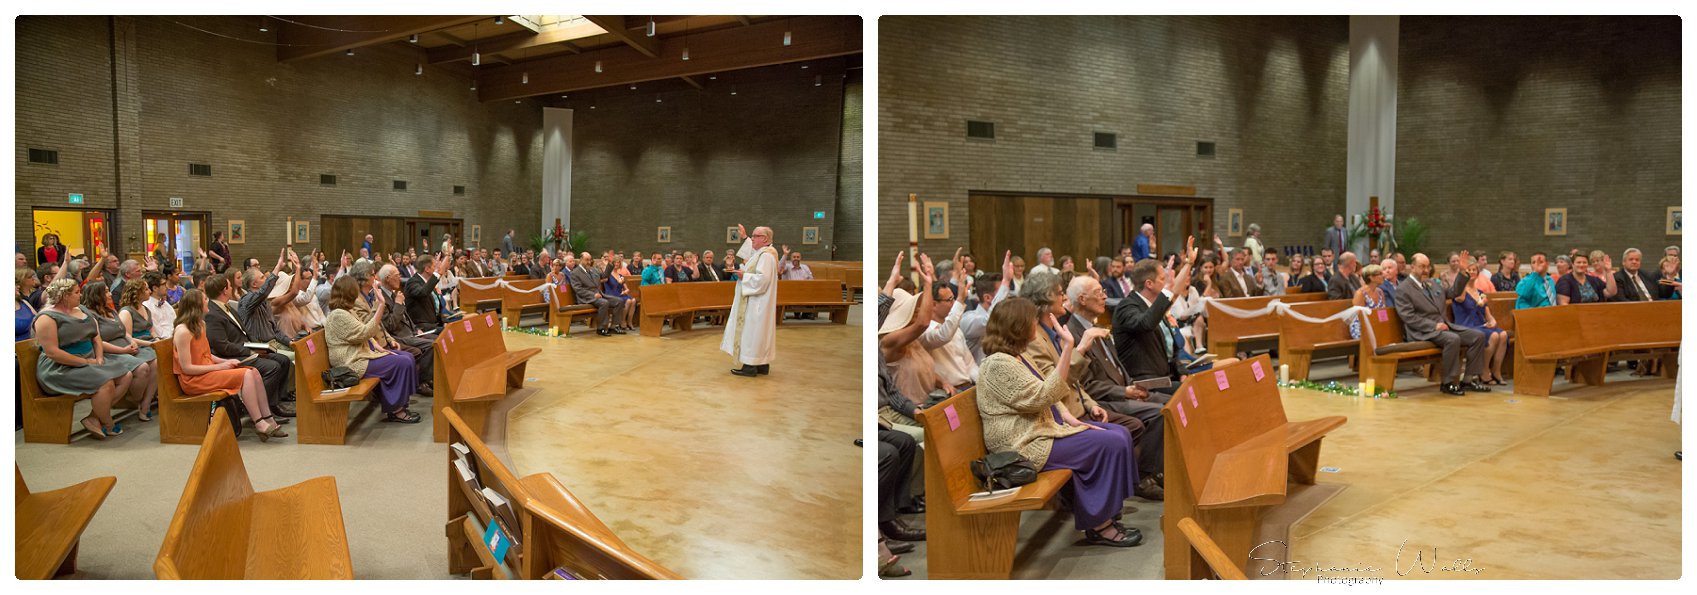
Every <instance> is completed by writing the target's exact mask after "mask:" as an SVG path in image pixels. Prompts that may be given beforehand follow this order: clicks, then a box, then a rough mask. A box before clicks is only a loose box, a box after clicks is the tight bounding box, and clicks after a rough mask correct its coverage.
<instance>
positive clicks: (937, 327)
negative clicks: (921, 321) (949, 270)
mask: <svg viewBox="0 0 1697 595" xmlns="http://www.w3.org/2000/svg"><path fill="white" fill-rule="evenodd" d="M955 282H956V283H966V275H965V274H963V273H961V272H960V271H959V270H958V269H957V270H956V272H955ZM929 314H930V315H931V324H930V326H929V327H927V328H926V329H925V333H924V334H921V335H920V336H919V346H920V347H923V348H925V349H926V350H927V351H930V352H931V359H933V360H936V366H935V370H936V371H937V375H938V376H940V377H942V379H943V382H947V383H949V384H950V385H952V386H954V387H955V389H956V390H965V389H967V388H969V387H971V386H972V385H973V384H976V383H977V382H978V361H977V360H975V359H973V358H972V350H971V349H970V348H968V347H967V346H966V337H965V335H963V334H961V333H960V332H959V330H960V321H961V317H962V316H964V315H965V314H966V303H965V300H958V299H955V292H954V288H952V287H950V286H949V285H948V284H945V283H938V284H935V285H933V286H932V287H931V312H930V313H929Z"/></svg>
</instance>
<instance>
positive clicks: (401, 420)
mask: <svg viewBox="0 0 1697 595" xmlns="http://www.w3.org/2000/svg"><path fill="white" fill-rule="evenodd" d="M421 419H423V417H421V416H419V414H417V413H413V412H411V411H407V410H405V409H402V410H400V411H396V412H394V413H390V414H389V415H388V416H386V417H384V418H383V421H385V422H389V423H397V424H416V423H418V422H419V420H421Z"/></svg>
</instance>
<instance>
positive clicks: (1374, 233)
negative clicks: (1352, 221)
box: [1362, 207, 1391, 238]
mask: <svg viewBox="0 0 1697 595" xmlns="http://www.w3.org/2000/svg"><path fill="white" fill-rule="evenodd" d="M1364 219H1365V221H1363V222H1362V226H1363V227H1365V228H1366V229H1367V236H1368V237H1372V238H1377V237H1379V234H1382V233H1384V232H1385V230H1387V229H1390V227H1391V225H1390V221H1389V219H1387V218H1386V217H1385V214H1384V213H1381V212H1379V207H1373V208H1372V209H1369V210H1368V211H1367V216H1366V217H1365V218H1364Z"/></svg>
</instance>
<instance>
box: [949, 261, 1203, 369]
mask: <svg viewBox="0 0 1697 595" xmlns="http://www.w3.org/2000/svg"><path fill="white" fill-rule="evenodd" d="M1130 276H1131V285H1132V287H1134V288H1137V291H1136V292H1135V293H1133V294H1132V297H1128V298H1126V299H1124V300H1121V301H1120V305H1119V307H1118V308H1115V309H1114V318H1113V337H1114V347H1115V349H1117V350H1118V353H1115V354H1114V355H1115V356H1116V357H1118V358H1119V360H1120V366H1121V367H1123V368H1125V370H1126V371H1127V372H1128V373H1130V375H1131V379H1132V380H1133V381H1136V380H1146V379H1150V378H1163V377H1165V378H1177V377H1178V376H1179V370H1178V366H1177V365H1176V364H1175V361H1176V356H1177V353H1175V350H1174V348H1173V342H1172V330H1171V329H1170V328H1168V327H1167V313H1168V310H1170V309H1171V308H1172V305H1173V296H1174V294H1175V293H1176V292H1178V291H1179V290H1180V289H1181V288H1184V287H1187V286H1188V285H1190V263H1189V262H1186V263H1184V264H1183V265H1182V266H1180V267H1179V270H1178V273H1177V274H1176V275H1169V272H1168V270H1167V269H1166V268H1165V267H1163V266H1161V263H1159V262H1157V261H1154V260H1147V261H1138V263H1137V265H1136V266H1133V267H1132V269H1131V273H1130ZM980 374H982V372H980ZM1168 392H1171V391H1168Z"/></svg>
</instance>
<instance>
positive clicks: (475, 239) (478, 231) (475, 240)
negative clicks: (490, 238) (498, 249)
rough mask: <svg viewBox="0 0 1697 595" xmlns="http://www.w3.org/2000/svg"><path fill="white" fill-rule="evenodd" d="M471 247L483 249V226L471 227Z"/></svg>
mask: <svg viewBox="0 0 1697 595" xmlns="http://www.w3.org/2000/svg"><path fill="white" fill-rule="evenodd" d="M471 245H472V246H476V247H478V248H482V247H483V226H482V225H473V226H471Z"/></svg>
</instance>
